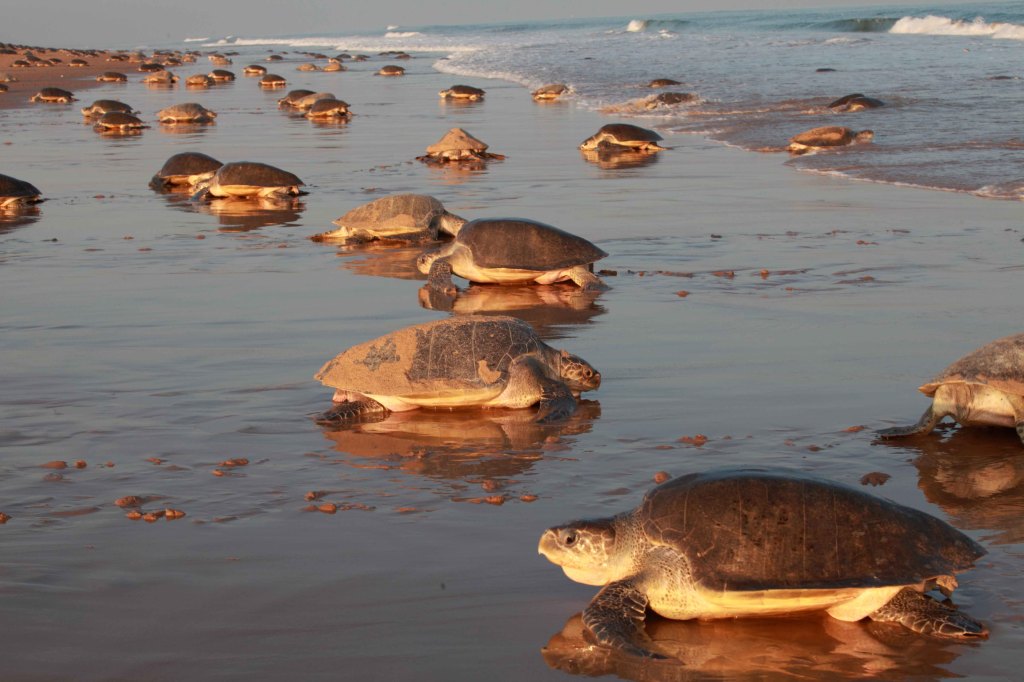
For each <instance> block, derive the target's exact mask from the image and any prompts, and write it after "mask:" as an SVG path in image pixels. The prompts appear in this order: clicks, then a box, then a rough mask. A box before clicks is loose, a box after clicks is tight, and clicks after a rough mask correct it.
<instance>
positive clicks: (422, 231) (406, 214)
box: [311, 194, 466, 242]
mask: <svg viewBox="0 0 1024 682" xmlns="http://www.w3.org/2000/svg"><path fill="white" fill-rule="evenodd" d="M333 222H334V224H335V225H337V226H338V229H336V230H331V231H330V232H323V233H321V234H317V235H314V236H313V237H311V239H312V240H313V241H316V242H336V241H341V242H347V241H372V240H374V239H395V240H404V241H413V240H421V239H437V238H438V235H439V233H441V232H444V233H446V234H449V235H453V236H454V235H456V234H458V232H459V229H460V228H461V227H462V226H463V225H464V224H465V223H466V221H465V220H463V219H462V218H460V217H459V216H457V215H454V214H451V213H449V212H448V211H446V210H445V208H444V205H443V204H442V203H441V202H440V201H438V200H437V199H435V198H434V197H431V196H427V195H425V194H392V195H390V196H386V197H381V198H380V199H374V200H373V201H371V202H368V203H365V204H362V205H361V206H357V207H355V208H353V209H352V210H351V211H349V212H348V213H346V214H345V215H343V216H341V217H340V218H338V219H337V220H335V221H333Z"/></svg>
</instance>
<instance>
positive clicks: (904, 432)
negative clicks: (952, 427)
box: [875, 405, 946, 438]
mask: <svg viewBox="0 0 1024 682" xmlns="http://www.w3.org/2000/svg"><path fill="white" fill-rule="evenodd" d="M944 417H946V414H939V413H937V412H936V411H935V410H934V409H932V406H931V405H929V406H928V409H927V410H925V411H924V414H922V415H921V418H920V419H918V420H917V423H916V424H913V425H911V426H892V427H890V428H888V429H879V430H878V431H876V432H875V433H876V434H878V436H879V437H880V438H903V437H905V436H919V435H921V434H925V433H930V432H931V431H933V430H934V429H935V427H936V426H938V425H939V422H940V421H942V419H943V418H944Z"/></svg>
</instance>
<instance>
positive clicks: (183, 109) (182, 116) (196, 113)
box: [156, 102, 217, 121]
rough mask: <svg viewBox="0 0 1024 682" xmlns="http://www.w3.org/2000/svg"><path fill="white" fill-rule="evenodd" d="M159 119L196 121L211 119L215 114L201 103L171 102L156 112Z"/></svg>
mask: <svg viewBox="0 0 1024 682" xmlns="http://www.w3.org/2000/svg"><path fill="white" fill-rule="evenodd" d="M156 116H157V118H158V119H160V120H164V119H174V120H177V121H198V120H207V119H212V118H215V117H216V116H217V114H216V113H214V112H212V111H210V110H209V109H207V108H206V107H204V106H203V105H202V104H197V103H196V102H185V103H184V104H172V105H171V106H169V107H167V108H166V109H161V110H160V111H158V112H157V114H156Z"/></svg>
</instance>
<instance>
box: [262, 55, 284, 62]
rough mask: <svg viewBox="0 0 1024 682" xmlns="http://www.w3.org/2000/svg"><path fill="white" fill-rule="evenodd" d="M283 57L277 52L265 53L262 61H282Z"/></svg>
mask: <svg viewBox="0 0 1024 682" xmlns="http://www.w3.org/2000/svg"><path fill="white" fill-rule="evenodd" d="M283 59H284V57H282V56H281V55H279V54H272V55H267V58H266V59H265V60H264V61H268V62H279V61H282V60H283Z"/></svg>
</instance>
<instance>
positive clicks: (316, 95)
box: [289, 90, 337, 111]
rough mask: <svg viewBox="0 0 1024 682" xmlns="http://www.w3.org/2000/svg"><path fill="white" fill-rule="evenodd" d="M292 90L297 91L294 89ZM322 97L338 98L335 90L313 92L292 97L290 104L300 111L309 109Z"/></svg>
mask: <svg viewBox="0 0 1024 682" xmlns="http://www.w3.org/2000/svg"><path fill="white" fill-rule="evenodd" d="M292 92H295V91H294V90H293V91H292ZM290 95H291V93H289V96H290ZM322 99H332V100H337V98H336V97H335V96H334V93H333V92H311V93H309V94H308V95H303V96H302V97H296V98H294V99H292V100H291V104H290V105H289V106H291V107H292V108H293V109H298V110H299V111H309V110H310V109H311V108H312V106H313V105H314V104H316V103H317V102H319V101H320V100H322Z"/></svg>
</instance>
